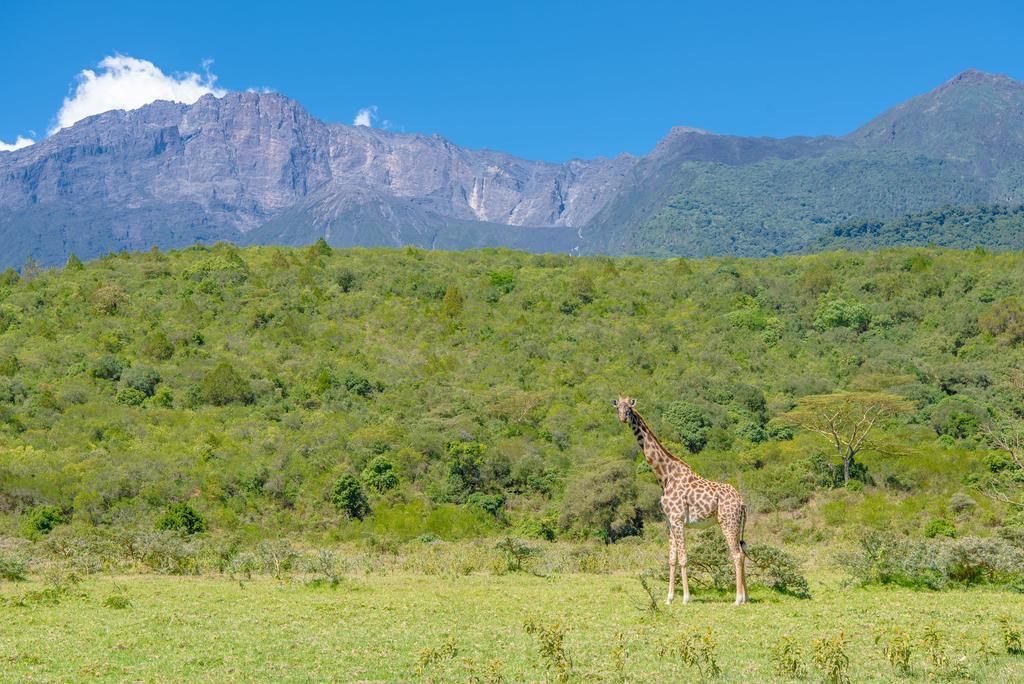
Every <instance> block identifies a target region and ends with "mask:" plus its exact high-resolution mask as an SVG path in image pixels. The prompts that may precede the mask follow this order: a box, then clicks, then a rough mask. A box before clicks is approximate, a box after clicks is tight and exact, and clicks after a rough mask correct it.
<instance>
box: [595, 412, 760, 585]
mask: <svg viewBox="0 0 1024 684" xmlns="http://www.w3.org/2000/svg"><path fill="white" fill-rule="evenodd" d="M612 405H613V406H614V407H615V408H617V409H618V412H619V420H621V421H622V422H623V423H625V424H626V425H628V426H629V427H630V429H632V430H633V435H634V436H635V437H636V440H637V442H639V443H640V449H641V451H643V454H644V458H645V459H646V460H647V463H648V465H650V466H651V469H652V470H654V474H655V475H656V476H657V477H658V482H660V483H661V487H662V489H663V490H664V494H662V496H661V509H662V510H663V511H665V515H666V516H667V517H668V524H669V541H668V563H669V565H668V599H667V600H666V603H672V597H673V596H674V595H675V587H676V563H678V564H679V569H680V575H681V577H682V581H683V603H689V601H690V584H689V578H688V576H687V572H686V529H685V526H686V523H698V522H701V521H703V520H708V519H710V518H711V517H713V516H714V517H716V518H718V524H719V525H720V526H721V528H722V534H723V535H724V536H725V542H726V544H727V545H728V547H729V554H730V555H731V556H732V562H733V567H734V569H735V571H736V605H740V604H741V603H746V602H747V584H746V579H745V577H744V569H743V560H744V558H745V556H746V553H745V546H746V542H744V541H743V528H744V527H745V525H746V522H747V507H746V506H745V505H744V503H743V497H742V496H740V493H739V492H738V491H736V488H735V487H733V486H732V485H729V484H725V483H724V482H714V481H712V480H706V479H704V478H703V477H701V476H700V475H698V474H697V473H695V472H694V470H693V468H691V467H690V466H689V465H688V464H687V463H686V462H684V461H683V460H682V459H680V458H677V457H676V456H674V455H672V454H671V453H669V450H668V449H666V448H665V447H664V446H662V444H661V442H659V441H658V438H657V437H655V436H654V433H653V432H651V429H650V428H649V427H648V426H647V421H645V420H644V419H643V416H641V415H640V414H639V413H637V412H636V411H635V410H634V407H635V406H636V399H631V398H630V397H619V398H618V399H614V400H612Z"/></svg>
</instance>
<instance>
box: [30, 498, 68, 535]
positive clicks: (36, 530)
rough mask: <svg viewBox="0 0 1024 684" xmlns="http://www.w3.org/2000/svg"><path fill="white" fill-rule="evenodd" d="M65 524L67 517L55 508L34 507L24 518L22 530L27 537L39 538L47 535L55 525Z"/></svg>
mask: <svg viewBox="0 0 1024 684" xmlns="http://www.w3.org/2000/svg"><path fill="white" fill-rule="evenodd" d="M67 522H68V518H67V516H66V515H64V512H63V511H61V510H60V509H59V508H57V507H56V506H36V507H35V508H33V509H32V510H31V511H29V513H28V516H27V517H26V518H25V525H24V529H25V533H26V534H27V535H28V536H30V537H39V536H43V535H47V534H49V533H50V532H52V531H53V529H54V528H55V527H57V525H63V524H65V523H67Z"/></svg>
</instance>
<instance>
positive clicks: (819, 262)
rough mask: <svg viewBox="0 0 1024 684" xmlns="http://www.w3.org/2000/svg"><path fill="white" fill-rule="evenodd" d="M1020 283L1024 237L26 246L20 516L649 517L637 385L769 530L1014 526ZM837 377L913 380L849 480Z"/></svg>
mask: <svg viewBox="0 0 1024 684" xmlns="http://www.w3.org/2000/svg"><path fill="white" fill-rule="evenodd" d="M1022 301H1024V255H1021V254H1017V253H1004V254H991V253H988V252H985V251H982V250H975V251H969V252H961V251H947V250H940V249H897V250H887V251H878V252H871V253H859V254H851V253H831V254H817V255H813V256H792V257H785V258H772V259H763V260H744V259H736V258H713V259H701V260H684V259H673V260H651V259H642V258H618V259H610V258H597V257H595V258H570V257H567V256H551V255H529V254H524V253H517V252H511V251H501V250H494V251H492V250H486V251H471V252H465V253H443V252H427V251H422V250H417V249H411V248H408V249H403V250H386V249H373V250H366V249H352V250H332V249H331V248H329V247H327V245H326V244H323V243H320V244H317V245H314V246H311V247H306V248H295V249H293V248H276V247H257V248H246V249H239V248H236V247H233V246H230V245H224V244H220V245H215V246H213V247H204V246H196V247H192V248H189V249H185V250H182V251H177V252H170V253H161V252H157V251H153V252H150V253H145V254H117V255H110V256H108V257H105V258H102V259H99V260H96V261H92V262H89V263H86V264H82V263H81V262H79V261H78V260H77V259H72V260H71V261H70V262H69V263H68V265H67V266H66V267H64V268H62V269H57V270H39V269H36V268H33V267H31V265H29V267H27V268H25V269H23V272H22V273H21V274H20V275H19V274H18V273H15V272H13V271H8V272H7V273H5V274H3V276H2V284H0V423H2V431H0V536H4V535H7V536H28V537H36V538H38V537H41V536H43V535H46V534H47V533H48V532H50V530H52V529H54V528H56V527H61V528H63V529H66V530H70V529H91V528H94V527H106V528H110V527H114V528H116V527H144V528H146V529H153V528H154V527H155V526H156V527H164V528H171V529H177V530H181V531H184V532H191V533H206V534H211V533H212V534H234V535H238V536H239V537H240V538H248V539H262V538H267V537H275V536H287V537H291V538H296V539H311V540H318V541H321V540H332V539H338V540H341V539H355V538H359V537H361V536H365V535H367V534H375V535H387V536H390V537H393V538H396V539H412V538H415V537H420V536H423V535H434V536H438V537H441V538H460V537H473V536H478V535H489V534H508V533H510V532H511V533H514V534H516V535H518V536H523V537H536V538H565V539H580V538H593V537H596V538H601V539H606V540H617V539H622V538H627V537H630V536H633V535H638V534H643V533H644V530H645V528H646V529H648V530H658V529H660V526H661V524H662V523H661V522H660V520H661V517H660V512H659V511H658V510H657V497H658V495H659V494H660V491H659V489H658V487H657V484H656V481H655V480H654V478H653V476H652V474H651V473H650V472H649V470H648V468H647V467H646V464H644V463H643V461H642V458H640V457H639V456H638V451H637V448H636V444H635V441H634V439H633V436H632V434H631V433H630V432H629V430H627V429H625V428H624V427H623V426H622V425H621V424H620V423H618V422H617V420H616V416H615V411H614V409H613V408H612V406H611V403H610V400H611V399H614V398H615V397H616V396H618V395H619V394H629V395H631V396H634V397H636V398H637V399H638V405H637V409H638V410H639V411H640V412H642V413H643V414H644V415H645V416H646V417H647V419H648V421H649V423H650V424H651V426H652V427H653V428H654V429H655V430H657V431H658V432H659V433H660V435H661V436H662V438H663V441H664V442H665V443H666V444H667V445H668V446H669V447H670V448H672V449H674V450H676V452H677V453H679V454H680V455H682V456H683V457H684V458H686V459H687V461H688V462H690V463H691V464H692V465H693V466H694V467H695V468H696V469H697V470H698V471H699V472H700V473H701V474H703V475H705V476H707V477H713V478H718V479H722V480H727V481H730V482H733V483H735V484H736V485H737V486H739V488H740V489H741V490H742V491H743V493H744V494H745V496H746V497H747V500H748V502H749V505H750V508H751V512H752V513H751V528H752V530H753V531H754V534H755V535H760V536H761V537H762V538H770V539H773V540H777V541H781V542H783V543H787V544H816V543H821V542H828V541H833V540H840V541H841V540H847V539H853V538H856V537H859V536H861V535H862V534H863V533H864V531H865V530H867V529H883V528H884V529H887V530H889V531H898V532H903V533H906V534H908V535H911V536H924V535H929V536H930V535H935V534H941V535H961V534H981V535H983V536H984V535H989V534H994V533H997V532H1000V533H1003V534H1004V535H1007V534H1009V535H1010V536H1012V534H1013V530H1020V529H1021V526H1022V525H1024V520H1022V519H1021V517H1020V516H1019V515H1015V514H1014V512H1013V509H1012V507H1010V508H1007V507H1006V506H1005V505H1004V503H1002V502H1001V501H999V500H998V498H993V497H992V496H990V495H989V494H990V493H991V492H995V491H999V492H1006V491H1008V490H1005V489H999V490H996V489H991V491H990V490H989V489H987V488H990V487H991V482H992V478H993V477H995V476H996V475H998V474H999V473H1000V472H1011V471H1009V470H1008V468H1009V465H1008V462H1007V461H1006V460H1005V459H1003V460H1000V458H1001V457H1000V456H999V455H998V454H999V451H998V450H997V449H996V447H995V445H994V444H993V442H992V439H991V437H990V436H989V435H988V434H987V433H986V429H987V426H990V425H996V424H998V422H999V421H1001V420H1011V421H1012V420H1013V417H1014V416H1017V417H1019V416H1020V414H1021V413H1022V411H1024V400H1022V394H1021V386H1022V383H1021V379H1020V377H1019V376H1015V375H1014V371H1015V369H1019V368H1021V367H1024V347H1022V343H1024V307H1022V304H1021V302H1022ZM844 392H846V393H850V395H840V396H851V395H857V396H862V395H863V396H867V395H873V393H874V394H877V395H884V396H885V397H888V398H890V399H891V400H892V401H893V402H894V403H893V404H892V406H893V407H894V408H893V410H892V411H891V412H889V413H887V414H886V416H885V418H884V420H881V421H880V422H879V423H878V425H877V426H876V427H875V428H874V432H873V436H872V437H873V439H872V441H871V443H870V444H868V445H867V447H866V448H864V449H863V450H862V451H860V452H859V453H858V454H857V456H856V463H854V464H853V468H852V470H851V473H852V475H851V478H850V479H849V481H848V482H846V481H844V478H842V477H841V462H840V459H839V457H838V456H837V452H836V450H835V449H834V448H832V446H830V444H829V442H828V440H826V439H824V438H822V437H821V436H819V435H817V434H815V433H813V432H811V431H808V430H803V429H801V428H800V427H799V426H794V424H792V422H787V421H786V420H785V416H786V415H790V416H791V415H794V414H793V410H794V408H796V409H799V408H800V407H801V406H803V407H804V408H807V407H808V406H813V400H815V398H818V399H820V398H821V397H822V396H828V395H836V394H837V393H844ZM808 401H810V403H807V402H808ZM801 402H803V403H801ZM1013 477H1016V475H1011V476H1010V478H1009V479H1010V480H1012V479H1013ZM1011 484H1012V482H1011ZM1011 494H1013V492H1011ZM1008 531H1009V532H1008Z"/></svg>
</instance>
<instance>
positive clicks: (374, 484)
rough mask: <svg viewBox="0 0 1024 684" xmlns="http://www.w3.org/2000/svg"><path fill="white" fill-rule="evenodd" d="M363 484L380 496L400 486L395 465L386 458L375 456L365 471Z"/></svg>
mask: <svg viewBox="0 0 1024 684" xmlns="http://www.w3.org/2000/svg"><path fill="white" fill-rule="evenodd" d="M362 480H363V484H364V485H366V488H367V489H372V490H373V491H375V492H377V493H378V494H383V493H384V492H387V491H390V490H392V489H394V488H395V487H397V486H398V474H397V473H396V472H395V465H394V464H393V463H392V462H391V461H390V460H388V458H387V457H386V456H375V457H374V458H373V459H371V460H370V462H369V463H368V464H367V465H366V467H365V468H364V469H363V473H362Z"/></svg>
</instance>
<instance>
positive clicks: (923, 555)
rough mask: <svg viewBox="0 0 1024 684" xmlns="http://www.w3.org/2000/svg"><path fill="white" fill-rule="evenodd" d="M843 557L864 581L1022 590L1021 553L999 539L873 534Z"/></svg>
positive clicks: (1023, 558)
mask: <svg viewBox="0 0 1024 684" xmlns="http://www.w3.org/2000/svg"><path fill="white" fill-rule="evenodd" d="M842 560H843V562H844V565H845V567H846V570H847V572H849V573H850V575H852V576H853V577H854V578H856V579H857V580H859V581H860V582H861V583H863V584H896V585H900V586H906V587H918V588H926V589H944V588H946V587H949V586H972V585H978V584H991V585H996V586H1008V587H1014V588H1018V589H1024V551H1022V550H1021V549H1018V548H1015V547H1014V546H1013V545H1012V544H1010V543H1009V542H1007V541H1005V540H1003V539H999V538H979V537H964V538H962V539H950V538H948V537H942V536H938V537H935V538H934V539H931V540H912V539H907V538H901V537H896V536H894V535H891V534H887V533H882V532H872V533H870V534H867V535H865V536H864V537H863V538H862V539H861V541H860V543H859V548H858V549H857V550H856V551H855V552H854V553H852V554H849V555H847V556H844V557H842Z"/></svg>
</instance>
